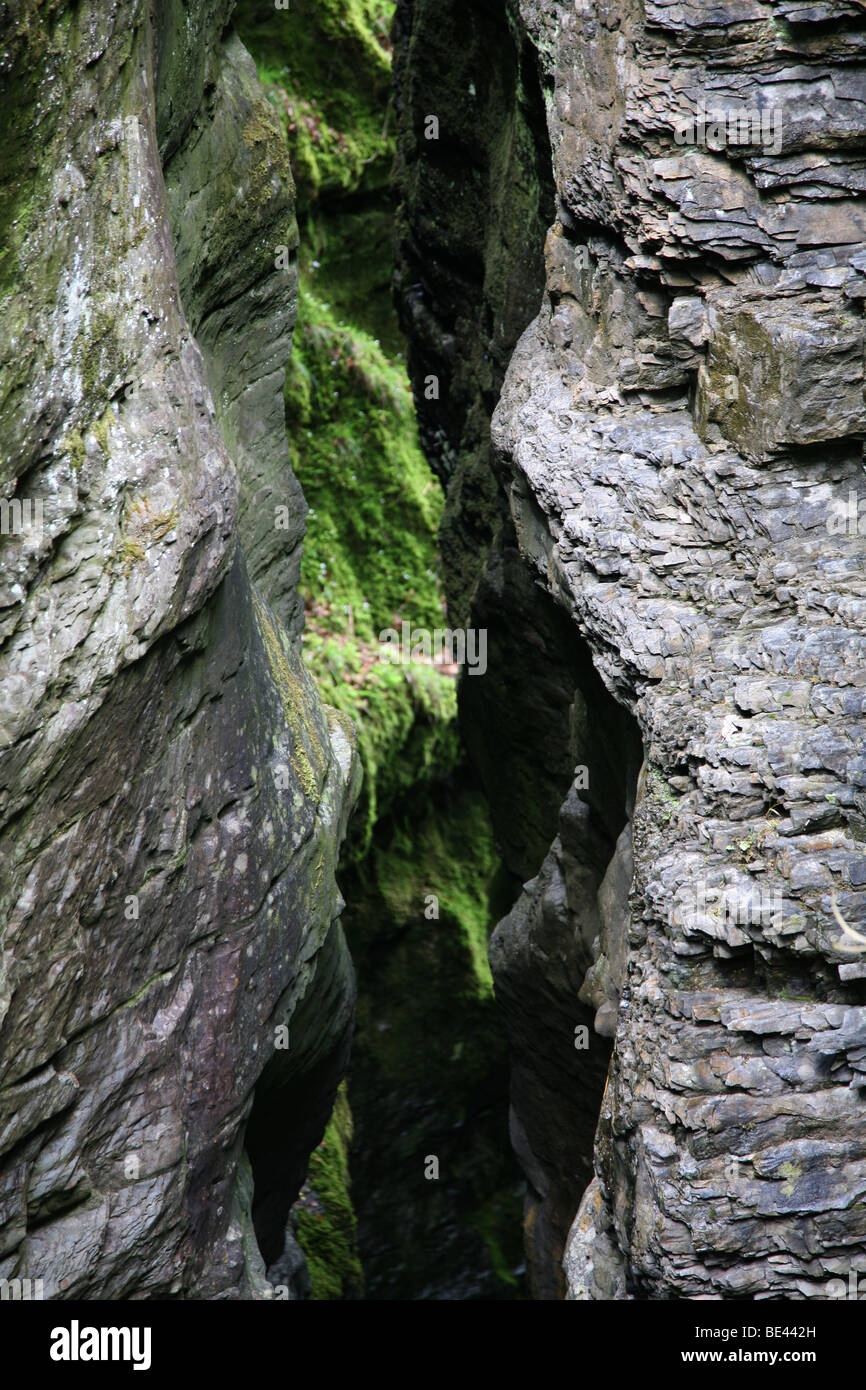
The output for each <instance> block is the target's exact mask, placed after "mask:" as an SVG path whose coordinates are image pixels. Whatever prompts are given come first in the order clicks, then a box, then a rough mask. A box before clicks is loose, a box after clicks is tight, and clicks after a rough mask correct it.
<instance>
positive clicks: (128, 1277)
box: [0, 3, 357, 1298]
mask: <svg viewBox="0 0 866 1390" xmlns="http://www.w3.org/2000/svg"><path fill="white" fill-rule="evenodd" d="M229 9H230V7H229V6H228V5H223V4H208V3H201V4H195V5H192V6H180V5H174V4H172V3H167V4H165V5H162V6H159V7H157V11H156V14H155V15H152V14H151V12H150V11H149V10H148V9H147V7H145V6H143V5H138V4H130V5H126V6H114V5H109V6H98V7H96V8H95V9H91V10H88V11H86V12H85V11H82V10H81V9H80V8H79V7H75V6H70V5H66V4H64V3H54V4H52V3H46V4H42V5H39V6H37V7H33V6H24V5H12V6H11V7H7V10H8V16H9V19H10V23H9V27H8V29H7V30H6V31H5V32H4V43H5V45H6V48H7V54H6V59H5V61H4V81H5V82H6V84H7V92H6V95H5V96H4V103H3V106H4V118H5V119H6V120H7V121H8V122H11V123H12V124H13V125H14V127H15V129H14V132H13V133H14V134H15V135H16V137H17V143H16V144H15V146H14V148H13V149H12V151H11V153H10V154H8V155H7V156H6V161H7V167H6V169H5V171H4V172H5V173H6V174H7V175H8V177H9V181H8V185H7V190H6V197H5V201H4V214H5V217H6V220H7V224H8V226H9V229H10V230H9V236H8V242H7V245H8V251H7V253H6V255H5V256H4V260H3V268H2V287H0V288H2V294H3V297H2V300H0V318H2V332H0V343H2V345H3V346H2V349H0V352H2V354H3V359H4V360H3V361H2V363H0V367H2V370H3V377H4V382H6V383H7V384H9V385H10V389H9V390H8V391H7V394H6V395H5V398H4V400H3V402H2V407H0V412H2V413H0V438H2V471H3V478H4V498H5V499H6V500H12V499H18V500H20V501H22V503H23V502H24V501H30V502H31V503H33V504H34V508H35V503H36V502H39V503H40V504H41V505H40V513H41V522H42V524H41V526H37V525H29V526H28V525H23V526H21V527H16V526H14V525H13V526H12V527H11V528H7V527H5V526H4V535H3V537H2V541H0V576H2V579H0V588H2V593H0V605H2V606H0V642H2V645H0V689H2V702H0V723H2V736H0V785H2V787H3V791H2V794H0V855H2V864H3V872H2V887H0V923H2V934H0V1114H2V1117H3V1118H2V1123H0V1193H2V1197H0V1277H3V1278H12V1277H29V1278H33V1279H37V1278H38V1279H42V1280H43V1281H44V1285H45V1291H46V1296H50V1297H55V1298H74V1297H85V1298H123V1297H128V1296H130V1295H132V1294H134V1295H135V1296H136V1297H137V1298H142V1297H144V1298H146V1297H178V1298H238V1297H252V1298H267V1297H271V1296H272V1289H271V1286H270V1284H269V1283H268V1282H267V1280H266V1278H265V1265H264V1262H263V1259H262V1254H261V1252H260V1250H259V1247H258V1244H257V1242H256V1239H255V1234H254V1228H253V1218H252V1214H251V1203H252V1197H253V1185H254V1181H255V1182H256V1185H257V1190H259V1191H261V1190H262V1189H263V1186H264V1184H263V1178H262V1174H263V1173H264V1172H265V1171H266V1169H267V1167H268V1164H270V1165H273V1163H274V1161H275V1159H274V1153H275V1150H276V1152H278V1153H279V1155H280V1158H281V1160H282V1164H283V1167H284V1169H285V1170H286V1171H288V1172H289V1173H292V1172H295V1171H296V1170H297V1171H298V1172H299V1176H298V1178H297V1182H298V1184H299V1183H300V1181H301V1178H302V1176H303V1167H304V1164H305V1160H306V1155H307V1154H308V1153H309V1150H310V1148H312V1147H313V1145H314V1144H315V1143H316V1142H317V1141H318V1138H319V1137H320V1134H321V1129H322V1128H323V1127H324V1124H325V1121H326V1120H327V1114H328V1111H329V1109H330V1103H331V1100H332V1098H333V1094H334V1091H335V1090H336V1086H337V1083H338V1081H339V1078H340V1075H341V1073H342V1069H343V1068H344V1066H345V1058H346V1048H347V1040H348V1034H349V1031H350V1028H351V1014H352V997H353V981H352V973H351V965H350V963H349V962H348V958H347V955H346V952H345V947H344V946H343V944H342V940H341V934H340V933H341V929H340V927H339V923H338V922H337V920H336V919H337V916H338V913H339V909H340V906H341V902H340V899H339V895H338V892H337V888H336V883H335V879H334V869H335V865H336V859H337V853H338V847H339V843H340V840H341V837H342V834H343V831H344V828H345V820H346V817H347V815H348V811H349V809H350V807H351V804H352V800H353V797H354V794H355V792H356V780H357V777H356V760H355V754H354V749H353V743H352V738H351V731H350V730H349V728H348V726H347V725H346V724H345V723H344V722H342V721H340V720H339V719H338V718H337V717H336V715H334V714H333V712H331V714H328V712H327V711H326V710H325V708H324V707H323V706H322V705H321V703H320V701H319V699H318V697H317V695H316V693H315V690H314V687H313V685H312V682H311V679H310V677H309V676H308V674H307V673H306V671H305V669H304V666H303V663H302V661H301V657H300V652H299V649H298V642H297V639H296V637H295V636H293V635H291V633H293V632H294V631H295V630H296V628H297V600H296V596H295V595H294V592H293V588H292V585H293V579H292V575H293V570H292V564H293V560H292V556H293V553H294V551H295V548H296V546H297V541H298V539H299V537H300V535H301V532H302V530H303V505H302V502H301V500H300V494H299V490H298V488H297V484H296V483H295V481H294V479H293V477H292V475H291V471H290V468H289V464H288V458H287V455H286V448H285V432H284V427H283V417H282V399H281V392H282V367H283V366H284V365H285V354H286V352H287V350H288V343H289V340H290V333H291V326H292V322H293V318H294V289H293V281H292V276H291V272H289V273H288V274H287V273H286V272H283V273H282V278H280V276H279V275H275V274H274V258H275V254H276V248H277V245H278V244H280V243H284V244H288V245H289V246H290V247H291V246H292V227H293V206H292V201H291V181H290V176H289V175H288V173H287V170H286V161H285V153H284V146H283V145H282V143H281V141H280V138H279V133H278V130H276V128H275V123H274V122H273V121H269V120H268V118H267V112H266V109H265V110H263V109H262V104H261V101H260V99H259V97H258V96H257V91H256V82H255V75H254V71H253V70H252V66H251V64H250V62H249V60H248V59H247V58H246V57H245V55H244V53H243V51H242V49H241V48H240V45H239V44H238V43H237V40H235V39H233V38H232V37H231V35H230V34H227V35H226V36H225V39H223V38H221V35H222V34H223V32H224V30H225V26H226V23H227V20H228V15H229ZM10 93H11V94H12V95H13V96H14V100H10V99H9V96H10ZM22 149H26V151H27V156H26V158H22V157H21V151H22ZM215 150H216V151H218V153H219V158H216V157H215V154H214V151H215ZM257 180H258V182H257ZM229 189H231V195H229ZM216 201H218V202H219V204H220V211H221V213H222V217H221V218H217V217H216V216H215V215H214V205H215V202H216ZM187 219H188V220H187ZM203 220H206V221H207V223H208V226H209V229H210V230H209V237H208V238H207V239H200V236H199V234H200V232H201V225H202V221H203ZM278 233H282V234H278ZM193 325H194V329H193ZM194 332H195V334H196V335H199V336H194ZM228 343H231V344H232V349H231V351H229V350H228V348H227V344H228ZM239 344H240V346H241V348H242V351H238V345H239ZM252 459H255V461H256V466H255V467H252V466H251V460H252ZM275 502H279V503H281V504H283V505H284V506H285V508H286V513H287V515H288V516H289V518H290V525H289V526H288V528H287V529H286V530H284V531H283V532H282V533H280V534H278V535H277V537H276V540H274V537H273V525H274V503H275ZM239 518H240V520H239ZM239 527H240V532H241V536H242V543H241V542H239V538H238V537H239ZM7 530H8V531H9V533H8V534H7ZM278 546H279V547H282V550H281V553H282V554H284V555H285V556H287V563H286V564H282V563H281V564H280V566H279V576H278V580H277V579H275V578H274V574H275V570H274V568H273V565H274V555H275V554H276V547H278ZM245 551H246V552H247V555H248V557H249V565H248V563H247V559H246V558H245V554H244V552H245ZM250 566H251V567H252V570H253V576H254V578H255V580H256V581H257V582H258V585H259V586H260V587H258V588H257V587H256V586H255V585H254V584H253V583H252V582H251V579H250V577H249V568H250ZM272 581H273V582H272ZM278 581H279V582H278ZM271 605H273V606H271ZM274 609H276V610H277V611H276V612H274ZM278 614H279V615H280V616H278ZM280 617H282V618H283V619H285V621H286V623H287V624H288V630H287V629H286V628H284V626H283V624H282V623H281V621H280ZM316 999H317V1000H318V1005H315V1004H314V1003H313V1001H314V1000H316ZM280 1030H283V1032H284V1033H286V1034H287V1036H288V1038H289V1039H290V1041H289V1045H288V1048H287V1049H281V1047H280V1043H279V1041H278V1039H280V1037H281V1033H280ZM263 1074H266V1078H267V1084H268V1086H269V1087H270V1088H271V1090H272V1091H273V1092H274V1093H275V1094H276V1096H277V1099H278V1100H279V1099H280V1098H282V1099H283V1100H284V1101H285V1106H284V1108H283V1109H282V1110H280V1109H279V1106H277V1107H276V1108H275V1113H274V1114H273V1115H272V1117H271V1124H272V1133H271V1134H270V1135H269V1136H267V1142H264V1141H263V1140H262V1136H261V1135H260V1134H259V1135H258V1136H257V1143H256V1145H255V1146H254V1148H255V1152H254V1154H253V1155H252V1160H253V1166H252V1168H251V1166H250V1156H248V1155H247V1154H246V1152H245V1148H244V1145H245V1131H246V1126H247V1122H248V1120H249V1117H250V1113H251V1110H252V1106H253V1100H254V1095H255V1093H256V1088H257V1086H258V1085H259V1083H260V1081H261V1078H262V1076H263ZM281 1088H282V1089H281ZM257 1166H258V1168H259V1172H258V1174H256V1173H255V1171H254V1170H255V1168H256V1167H257ZM283 1181H284V1182H285V1177H284V1178H283ZM293 1195H294V1194H293V1193H288V1192H286V1191H282V1192H281V1193H278V1194H277V1206H278V1207H279V1206H280V1205H281V1204H282V1207H287V1205H288V1202H289V1201H291V1200H292V1197H293ZM280 1248H281V1243H280ZM277 1253H278V1254H279V1251H277Z"/></svg>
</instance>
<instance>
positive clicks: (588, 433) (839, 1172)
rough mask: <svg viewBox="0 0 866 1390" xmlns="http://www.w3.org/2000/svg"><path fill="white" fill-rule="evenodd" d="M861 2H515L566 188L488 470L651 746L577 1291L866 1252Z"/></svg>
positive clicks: (722, 1279) (579, 1222) (635, 826)
mask: <svg viewBox="0 0 866 1390" xmlns="http://www.w3.org/2000/svg"><path fill="white" fill-rule="evenodd" d="M410 8H411V7H407V11H408V10H409V9H410ZM437 8H438V11H439V13H440V14H442V13H444V12H445V10H446V8H447V7H445V6H444V5H440V6H438V7H435V6H432V7H431V10H432V9H437ZM861 9H862V7H860V6H855V5H850V6H845V5H843V6H841V7H839V6H834V7H833V8H832V14H831V10H830V7H828V6H823V5H812V4H809V5H806V4H799V3H788V2H787V0H786V2H785V3H761V2H760V0H742V3H739V0H737V3H733V4H731V3H718V4H716V3H711V4H701V5H700V6H697V5H689V4H678V5H669V4H664V3H654V2H653V0H646V3H643V4H640V3H637V2H636V0H634V2H633V3H625V4H619V3H618V4H612V3H610V4H609V3H603V0H579V3H578V4H576V5H573V6H566V5H560V4H554V3H545V4H536V3H532V2H531V0H528V2H527V3H524V4H522V5H521V6H520V12H519V31H520V33H521V34H522V35H523V37H524V38H526V39H528V40H529V41H530V42H531V43H532V45H533V47H534V49H535V54H536V61H537V64H538V71H539V75H540V86H541V89H542V90H543V92H544V93H545V100H546V111H547V123H548V132H549V137H550V148H551V151H552V166H553V173H554V178H555V184H556V196H557V202H556V215H555V218H554V220H553V223H552V226H551V228H550V230H549V232H548V234H547V238H546V243H545V261H546V286H545V290H544V293H543V296H542V297H541V304H540V308H539V311H538V314H537V317H536V318H535V320H534V322H533V323H532V325H531V326H530V327H529V328H528V329H527V330H526V332H525V333H524V335H523V336H522V338H521V340H520V342H519V344H518V346H517V348H516V350H515V352H514V354H513V356H512V358H511V361H510V365H509V368H508V371H507V374H506V377H505V382H504V386H503V390H502V394H501V398H500V401H499V404H498V406H497V409H496V412H495V416H494V421H493V441H494V446H495V453H494V461H493V467H494V471H495V472H496V473H497V474H498V476H499V478H500V479H501V481H502V486H503V489H504V492H505V494H506V496H507V500H508V508H509V512H510V518H511V524H512V525H513V527H514V530H515V533H516V536H517V539H518V543H519V547H520V551H521V554H522V556H523V558H524V561H525V563H526V564H527V565H528V566H529V569H530V572H531V573H532V575H533V576H534V577H535V579H536V580H537V582H539V583H540V584H541V585H542V586H543V587H544V589H545V590H546V591H547V592H548V593H550V594H551V595H552V596H553V597H554V599H555V600H556V602H557V603H558V604H559V605H560V606H561V607H562V609H563V610H564V611H565V612H566V613H567V614H569V615H570V618H571V621H572V623H573V626H574V629H575V631H576V633H577V634H579V636H580V638H581V639H582V640H583V641H584V642H585V643H586V644H587V646H588V648H589V651H590V652H591V655H592V660H593V664H594V667H595V670H596V671H597V673H598V674H599V676H600V677H601V679H602V681H603V683H604V686H605V687H606V689H607V691H608V692H609V694H610V695H611V696H612V697H613V698H614V699H615V700H616V702H617V703H618V705H619V706H621V707H622V708H623V709H625V710H627V711H628V712H629V714H630V715H631V717H632V718H633V719H634V721H635V722H636V725H637V727H638V729H639V733H640V738H641V741H642V744H643V749H644V756H645V762H644V767H643V771H642V774H641V777H640V781H639V784H638V786H637V788H636V795H635V797H634V805H633V806H632V807H629V806H627V805H626V806H625V807H624V811H625V813H626V816H627V818H628V820H629V831H628V835H627V837H626V840H625V841H623V840H622V839H620V843H619V848H618V850H617V854H616V856H614V858H615V865H614V867H613V868H612V869H611V870H610V871H609V878H608V880H607V886H606V888H602V889H601V891H599V890H598V889H597V888H594V889H593V890H592V891H588V890H587V888H586V886H584V885H581V884H580V883H579V882H578V883H576V884H575V885H574V888H573V890H572V892H571V893H570V894H569V892H568V889H567V888H566V893H565V899H566V906H567V911H564V912H562V913H561V915H562V916H563V918H564V919H565V920H566V922H567V925H566V926H565V927H564V928H563V929H562V930H561V932H560V935H559V941H560V943H561V944H562V949H564V950H565V949H568V943H569V941H571V940H572V939H573V937H574V930H573V924H574V921H575V920H576V921H578V922H580V921H581V920H586V918H587V916H588V915H591V914H592V913H593V912H598V911H599V907H600V906H601V912H600V916H599V931H598V936H597V940H596V942H595V944H594V948H591V949H594V954H595V956H596V960H595V962H594V963H593V964H592V967H591V969H590V970H589V971H588V973H587V974H586V975H585V977H584V979H583V981H582V982H581V983H580V984H579V987H578V983H577V980H576V979H575V981H574V984H573V985H572V987H571V988H572V989H577V993H578V994H579V996H580V998H581V999H582V1000H583V1001H584V1003H586V1004H587V1005H588V1006H589V1007H591V1008H594V1009H595V1010H596V1013H595V1022H596V1027H597V1028H598V1029H599V1031H600V1032H601V1034H602V1035H603V1036H609V1035H610V1034H611V1032H613V1020H614V1019H617V1021H616V1024H615V1036H614V1039H613V1056H612V1062H611V1067H610V1071H609V1074H608V1080H607V1086H606V1090H605V1095H604V1100H603V1103H602V1108H601V1117H600V1121H599V1124H598V1129H597V1133H596V1139H595V1154H594V1169H595V1175H594V1178H593V1181H592V1183H591V1184H590V1186H589V1188H588V1189H587V1191H586V1195H585V1197H584V1199H583V1201H582V1203H581V1206H580V1211H579V1213H578V1215H577V1219H576V1221H575V1224H574V1227H573V1230H572V1234H571V1238H570V1241H569V1246H568V1253H567V1258H566V1272H567V1278H568V1286H569V1292H568V1296H569V1297H570V1298H576V1299H581V1298H589V1299H593V1298H623V1297H640V1298H647V1297H649V1298H671V1297H697V1298H707V1297H709V1298H718V1297H723V1298H729V1297H739V1298H758V1299H760V1298H768V1297H787V1298H806V1297H827V1296H828V1287H829V1285H828V1281H829V1280H831V1279H832V1278H833V1277H836V1276H842V1277H844V1276H845V1275H846V1273H847V1271H848V1270H850V1269H851V1268H854V1269H858V1270H862V1269H864V1268H866V1244H864V1238H866V1225H864V1221H866V1215H864V1214H866V1203H864V1188H866V1148H864V1140H863V1132H864V1125H863V1120H864V1112H863V1100H862V1097H863V1089H862V1081H861V1077H862V1075H863V1070H862V1069H863V1058H864V1043H866V1010H864V1003H866V997H864V983H863V981H864V977H866V965H864V964H863V959H864V957H863V952H862V949H861V950H858V949H857V947H858V943H857V942H856V941H854V940H853V938H851V937H850V936H849V935H847V934H846V931H845V929H844V927H843V926H842V925H841V923H842V922H845V923H847V924H849V926H850V927H852V928H854V929H857V928H858V927H859V928H860V929H861V930H862V928H863V925H864V921H866V896H864V892H863V885H864V882H866V859H864V854H863V839H864V831H866V820H864V812H866V802H864V787H866V783H864V775H866V774H864V761H863V745H864V712H866V705H864V696H863V682H864V674H863V673H864V669H866V666H864V655H866V650H864V644H866V638H864V636H863V623H864V616H866V607H864V599H866V590H864V578H863V557H864V539H863V534H862V528H861V526H860V521H859V518H860V515H861V514H862V512H863V510H864V507H863V501H864V494H866V484H864V478H863V462H862V439H863V435H864V394H863V386H864V381H863V317H862V311H861V305H862V301H863V293H864V269H866V216H864V211H863V202H862V177H861V175H862V170H861V159H860V155H859V152H858V151H859V146H860V144H861V143H862V135H863V128H864V104H863V103H864V97H866V76H864V69H863V63H862V53H863V48H864V43H866V30H864V26H863V16H862V13H861ZM428 22H431V23H432V18H430V19H428ZM455 100H456V99H455ZM416 201H417V200H416ZM414 205H415V204H414V202H413V200H412V199H409V201H408V213H407V215H408V216H410V217H411V216H412V209H413V206H414ZM440 216H441V217H442V218H443V219H444V220H447V219H448V210H447V208H445V207H443V208H441V209H440ZM415 225H416V229H417V234H418V235H419V236H421V235H422V233H423V224H422V223H421V221H420V220H419V219H418V218H417V216H416V219H415ZM558 659H559V658H558V655H557V654H556V653H552V654H551V660H552V661H554V662H557V661H558ZM536 669H537V665H536ZM476 698H477V696H476ZM591 787H592V778H590V788H591ZM581 799H582V800H588V801H591V800H592V797H591V795H590V796H587V794H586V793H583V796H582V798H581ZM628 841H630V847H629V844H628ZM556 853H557V851H556V848H554V856H555V855H556ZM630 858H633V876H632V880H631V888H630V897H629V910H628V913H627V914H624V913H623V912H622V911H621V910H620V908H621V904H622V883H623V879H624V877H625V876H627V872H628V860H629V859H630ZM544 872H546V870H545V871H543V874H544ZM543 874H542V876H543ZM611 876H612V878H611ZM615 885H618V886H615ZM605 902H607V908H605V907H604V903H605ZM618 903H619V905H620V906H619V907H618V906H617V904H618ZM837 912H838V914H839V915H838V916H837V915H836V913H837ZM605 919H606V920H605ZM524 934H525V933H524ZM587 935H588V931H587ZM846 946H847V947H848V948H849V949H845V947H846ZM492 959H493V963H494V967H495V969H497V968H499V967H498V965H497V959H498V958H497V948H494V951H493V954H492ZM548 976H549V978H555V972H551V971H549V972H548ZM536 981H537V972H536V973H533V972H529V971H525V972H524V974H523V976H522V979H521V977H520V976H518V984H517V985H515V980H514V978H513V976H511V975H509V977H508V979H507V981H506V994H507V999H506V1011H507V1012H508V1011H510V1012H511V1013H512V1016H513V1013H514V1009H515V1007H516V1006H515V1004H514V1003H513V1001H514V1000H515V999H516V998H517V997H519V995H520V988H519V984H520V983H521V982H522V984H523V986H524V997H525V998H527V999H528V998H531V997H532V991H533V990H534V989H535V987H536ZM508 1001H512V1002H511V1003H510V1004H509V1003H508ZM537 1028H538V1031H539V1035H540V1033H541V1028H542V1023H541V1020H539V1021H538V1023H537ZM565 1031H566V1030H565V1027H564V1024H563V1036H562V1037H561V1038H560V1039H559V1041H558V1044H557V1045H558V1046H559V1047H561V1048H562V1049H564V1050H567V1049H568V1048H570V1047H571V1045H572V1040H571V1038H570V1037H568V1036H565ZM597 1046H598V1047H601V1046H603V1044H602V1042H601V1041H599V1043H598V1044H597ZM563 1055H564V1054H563ZM575 1084H577V1083H575ZM568 1096H569V1097H570V1100H571V1103H573V1102H574V1099H575V1087H574V1086H572V1087H570V1088H569V1091H568ZM562 1113H563V1114H564V1115H566V1114H567V1113H568V1112H567V1109H566V1108H565V1104H564V1107H563V1111H562ZM564 1128H565V1131H566V1133H568V1132H570V1131H571V1130H572V1128H573V1126H572V1122H571V1121H570V1120H564ZM528 1139H529V1147H530V1148H531V1147H532V1142H533V1136H532V1134H530V1135H529V1136H528ZM541 1143H542V1137H539V1145H541ZM529 1171H530V1179H531V1181H532V1180H533V1179H532V1170H531V1168H530V1170H529ZM581 1185H582V1178H581V1175H580V1173H576V1174H575V1178H574V1181H573V1183H572V1190H571V1200H572V1201H573V1203H574V1205H575V1207H576V1206H577V1203H578V1200H579V1198H580V1195H581V1193H580V1189H581ZM548 1282H549V1281H548Z"/></svg>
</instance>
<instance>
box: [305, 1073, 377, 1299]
mask: <svg viewBox="0 0 866 1390" xmlns="http://www.w3.org/2000/svg"><path fill="white" fill-rule="evenodd" d="M351 1142H352V1112H351V1110H350V1108H349V1100H348V1096H347V1094H346V1085H345V1082H344V1083H343V1084H342V1085H341V1087H340V1089H339V1091H338V1092H337V1099H336V1101H335V1103H334V1109H333V1112H332V1114H331V1118H330V1120H329V1121H328V1127H327V1129H326V1130H325V1134H324V1138H323V1139H322V1142H321V1143H320V1144H319V1146H318V1148H317V1149H315V1150H314V1152H313V1154H312V1156H311V1158H310V1167H309V1172H308V1174H307V1180H306V1182H305V1183H304V1186H303V1188H302V1189H301V1194H300V1196H299V1198H298V1201H297V1202H296V1203H295V1206H294V1215H295V1228H296V1232H297V1237H298V1243H299V1244H300V1246H301V1248H302V1250H303V1251H304V1254H305V1255H306V1257H307V1267H308V1269H309V1272H310V1280H311V1282H312V1294H311V1297H312V1298H313V1299H316V1300H318V1301H325V1300H335V1299H346V1298H361V1297H362V1296H363V1287H364V1276H363V1272H362V1270H361V1261H360V1258H359V1255H358V1229H357V1221H356V1219H355V1213H354V1210H353V1208H352V1201H351V1197H350V1195H349V1147H350V1145H351Z"/></svg>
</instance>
